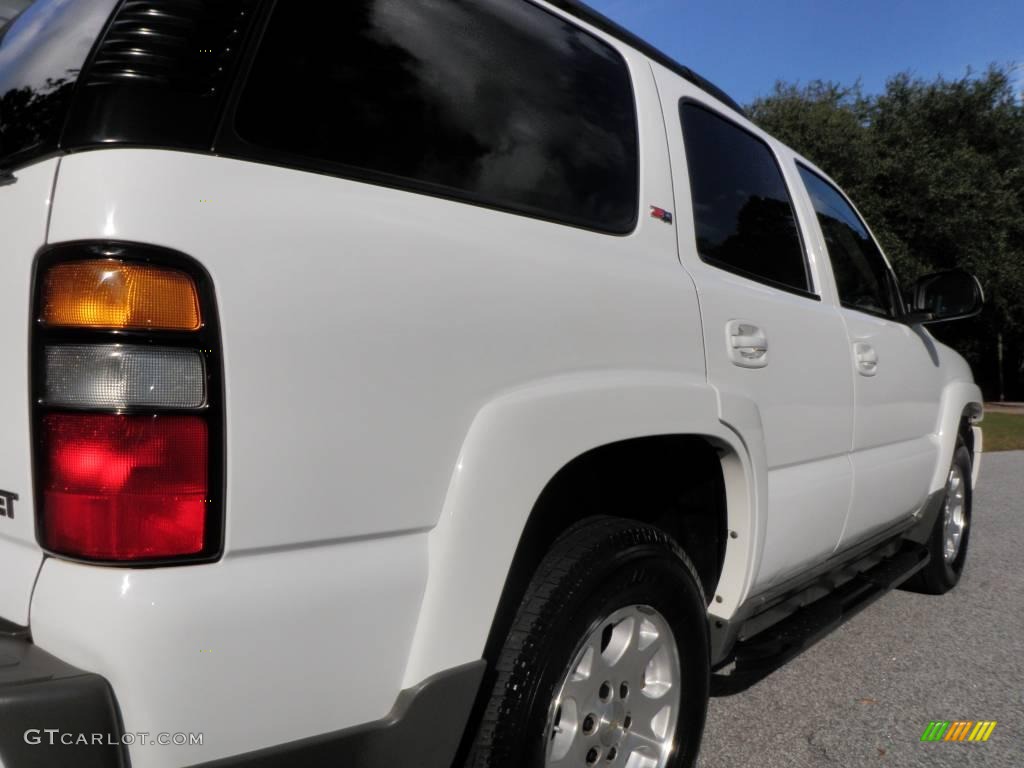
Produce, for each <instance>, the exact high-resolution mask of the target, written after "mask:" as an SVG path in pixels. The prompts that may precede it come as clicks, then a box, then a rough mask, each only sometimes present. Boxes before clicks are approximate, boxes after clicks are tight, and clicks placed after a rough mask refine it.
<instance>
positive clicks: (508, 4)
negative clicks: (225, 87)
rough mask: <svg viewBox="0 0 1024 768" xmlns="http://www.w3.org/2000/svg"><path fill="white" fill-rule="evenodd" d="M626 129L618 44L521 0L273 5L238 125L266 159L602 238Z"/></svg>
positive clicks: (618, 219) (627, 165) (621, 221)
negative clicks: (569, 227)
mask: <svg viewBox="0 0 1024 768" xmlns="http://www.w3.org/2000/svg"><path fill="white" fill-rule="evenodd" d="M636 126H637V122H636V114H635V107H634V101H633V92H632V87H631V82H630V78H629V72H628V69H627V66H626V63H625V61H624V60H623V58H622V57H621V56H620V55H619V53H618V52H617V51H615V50H614V49H613V48H611V47H610V46H608V45H607V44H605V43H604V42H602V41H600V40H598V39H597V38H595V37H594V36H592V35H590V34H589V33H587V32H585V31H583V30H581V29H579V28H578V27H576V26H575V25H573V24H571V23H569V22H568V21H565V20H563V19H561V18H559V17H557V16H555V15H552V14H551V13H549V12H547V11H544V10H542V9H540V8H539V7H537V6H534V5H532V4H531V3H528V2H526V1H525V0H475V1H474V2H467V1H466V0H448V1H446V2H438V1H437V0H432V1H429V2H424V1H423V0H346V1H345V2H339V3H330V4H326V3H325V4H323V5H317V6H316V7H315V10H311V8H310V6H309V5H307V4H303V3H283V2H282V3H278V4H277V7H276V9H275V10H274V12H273V15H272V16H271V18H270V20H269V24H268V27H267V30H266V32H265V34H264V37H263V41H262V43H261V46H260V49H259V51H258V53H257V55H256V58H255V61H254V64H253V67H252V70H251V72H250V74H249V78H248V81H247V84H246V85H245V88H244V91H243V94H242V97H241V100H240V103H239V106H238V108H237V113H236V119H235V130H236V132H237V133H238V135H239V137H240V138H241V139H242V140H243V141H244V142H246V143H247V144H248V145H249V146H250V147H258V148H261V149H263V150H265V152H266V155H265V157H267V159H269V160H270V161H278V162H283V163H284V164H297V165H299V166H300V167H312V168H313V169H314V170H319V171H322V172H327V173H334V174H336V175H343V176H350V177H354V178H359V179H365V180H369V181H375V182H378V183H383V184H386V185H389V186H398V187H404V188H410V189H414V190H417V191H422V192H426V193H428V194H437V195H441V196H445V197H453V198H456V199H462V200H466V201H469V202H475V203H479V204H482V205H486V206H490V207H497V208H503V209H508V210H512V211H516V212H521V213H524V214H527V215H532V216H537V217H540V218H545V219H552V220H556V221H561V222H566V223H570V224H574V225H578V226H582V227H586V228H590V229H596V230H602V231H606V232H611V233H626V232H628V231H630V230H632V228H633V227H634V226H635V223H636V216H637V201H638V183H639V171H638V140H637V127H636Z"/></svg>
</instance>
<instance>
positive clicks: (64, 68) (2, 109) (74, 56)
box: [0, 0, 116, 168]
mask: <svg viewBox="0 0 1024 768" xmlns="http://www.w3.org/2000/svg"><path fill="white" fill-rule="evenodd" d="M115 4H116V0H35V2H31V3H29V2H23V1H22V2H18V1H15V2H11V0H7V2H4V3H2V4H0V16H4V17H6V16H8V15H10V16H11V19H10V20H9V21H8V23H7V25H6V26H5V27H4V28H3V30H2V31H0V168H4V167H10V166H13V165H16V164H21V163H24V162H27V161H29V160H31V159H33V158H34V157H38V156H40V155H45V154H48V153H50V152H53V151H56V149H57V146H58V143H59V140H60V131H61V128H62V127H63V125H64V119H65V117H66V116H67V110H68V108H69V106H70V102H71V93H72V90H73V88H74V85H75V82H76V81H77V80H78V76H79V73H80V72H81V69H82V67H83V65H84V64H85V60H86V59H87V58H88V56H89V52H90V51H91V50H92V47H93V45H94V44H95V42H96V38H97V37H98V36H99V34H100V32H101V31H102V29H103V26H104V24H105V23H106V21H107V19H108V17H109V16H110V14H111V11H112V10H113V8H114V5H115ZM19 11H20V13H19ZM15 13H17V14H18V15H14V14H15Z"/></svg>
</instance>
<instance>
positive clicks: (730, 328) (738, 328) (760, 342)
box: [725, 320, 768, 368]
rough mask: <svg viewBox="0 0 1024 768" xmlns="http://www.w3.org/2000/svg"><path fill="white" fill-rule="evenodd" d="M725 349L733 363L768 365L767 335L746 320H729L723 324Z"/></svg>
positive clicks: (753, 366)
mask: <svg viewBox="0 0 1024 768" xmlns="http://www.w3.org/2000/svg"><path fill="white" fill-rule="evenodd" d="M725 339H726V351H727V353H728V355H729V359H730V360H732V362H733V364H734V365H738V366H740V367H741V368H764V367H765V366H766V365H768V335H767V334H766V333H765V332H764V330H762V329H761V328H759V327H758V326H757V325H756V324H754V323H751V322H749V321H747V320H730V321H729V322H728V323H726V326H725Z"/></svg>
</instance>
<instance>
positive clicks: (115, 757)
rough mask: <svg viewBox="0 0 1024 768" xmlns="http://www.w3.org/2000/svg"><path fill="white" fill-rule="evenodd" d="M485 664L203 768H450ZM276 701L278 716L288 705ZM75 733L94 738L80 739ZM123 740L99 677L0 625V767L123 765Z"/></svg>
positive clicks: (435, 677)
mask: <svg viewBox="0 0 1024 768" xmlns="http://www.w3.org/2000/svg"><path fill="white" fill-rule="evenodd" d="M486 666H487V665H486V663H485V662H484V661H483V660H480V661H474V662H470V663H469V664H464V665H462V666H459V667H455V668H453V669H449V670H445V671H444V672H439V673H438V674H436V675H433V676H432V677H429V678H427V679H426V680H424V681H423V682H422V683H420V684H419V685H417V686H414V687H413V688H408V689H406V690H404V691H402V692H401V693H400V694H399V695H398V699H397V700H396V701H395V705H394V707H393V708H392V710H391V712H390V713H388V715H387V716H385V717H384V718H383V719H381V720H376V721H374V722H371V723H366V724H364V725H359V726H355V727H353V728H346V729H344V730H340V731H335V732H333V733H327V734H322V735H320V736H313V737H311V738H307V739H301V740H299V741H292V742H288V743H286V744H280V745H278V746H274V747H269V748H267V749H261V750H257V751H254V752H247V753H245V754H241V755H236V756H233V757H229V758H224V759H220V760H215V761H213V762H208V763H203V766H202V768H229V767H231V768H235V767H238V768H241V766H246V768H249V767H250V766H251V767H252V768H271V767H272V766H289V768H290V767H291V766H303V768H318V766H324V768H326V767H327V766H331V768H334V767H335V766H338V765H343V766H346V768H406V767H407V766H408V767H409V768H451V764H452V761H453V760H454V759H455V753H456V751H457V750H458V748H459V743H460V741H461V739H462V735H463V732H464V730H465V728H466V723H467V722H468V721H469V715H470V711H471V710H472V708H473V703H474V701H475V700H476V695H477V691H478V689H479V688H480V682H481V680H482V679H483V675H484V670H485V669H486ZM281 705H282V706H281V708H282V712H287V702H281ZM80 734H86V736H87V738H86V740H87V741H92V739H93V735H94V734H95V735H97V736H100V735H102V738H100V739H97V740H95V743H81V742H82V740H81V739H79V738H78V737H79V735H80ZM123 735H124V725H123V723H122V720H121V712H120V709H119V708H118V705H117V699H116V698H115V696H114V691H113V690H112V689H111V687H110V684H109V683H108V682H107V681H106V680H105V679H104V678H103V677H101V676H99V675H96V674H93V673H90V672H85V671H83V670H81V669H77V668H76V667H73V666H71V665H70V664H66V663H65V662H63V661H61V660H60V659H58V658H56V657H55V656H52V655H50V654H49V653H47V652H46V651H44V650H42V649H40V648H38V647H37V646H35V645H33V644H32V642H31V640H30V639H29V633H28V630H27V629H26V628H25V627H19V626H17V625H14V624H10V623H9V622H6V621H4V620H2V619H0V766H3V768H22V767H23V766H25V767H28V766H31V768H70V767H71V766H73V767H74V768H129V766H130V761H129V755H128V748H127V747H126V746H125V745H124V744H122V736H123ZM62 736H64V737H65V739H66V740H68V741H70V742H71V743H62V742H63V741H64V739H62Z"/></svg>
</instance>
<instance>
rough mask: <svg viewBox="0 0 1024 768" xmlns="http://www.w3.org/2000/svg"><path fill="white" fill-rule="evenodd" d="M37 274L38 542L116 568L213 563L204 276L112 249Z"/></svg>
mask: <svg viewBox="0 0 1024 768" xmlns="http://www.w3.org/2000/svg"><path fill="white" fill-rule="evenodd" d="M36 270H37V272H36V280H35V283H36V289H35V308H36V310H35V311H36V315H35V317H36V324H35V327H34V329H33V342H32V348H33V357H34V363H33V392H34V398H35V401H34V404H33V417H34V418H33V429H34V434H35V441H36V452H35V461H36V464H35V473H36V490H37V493H36V500H37V522H38V533H39V541H40V544H41V545H42V546H43V547H44V548H45V549H46V550H47V551H49V552H51V553H53V554H55V555H61V556H64V557H70V558H75V559H81V560H89V561H98V562H107V563H129V564H133V565H137V564H164V563H166V564H172V563H182V562H197V561H208V560H212V559H215V558H216V557H218V556H219V555H220V551H221V541H222V531H223V527H224V526H223V459H224V446H223V416H222V414H223V410H222V392H223V388H222V385H221V364H220V347H219V345H220V339H219V333H218V329H217V322H216V306H215V302H214V297H213V290H212V285H211V282H210V279H209V277H208V275H207V274H206V272H205V271H204V270H203V269H202V268H201V267H199V266H198V264H196V263H195V262H194V261H192V260H191V259H189V258H187V257H185V256H184V255H182V254H177V253H173V252H169V251H166V250H164V249H159V248H154V247H152V246H143V245H134V244H127V243H110V242H104V243H76V244H70V245H63V246H56V247H53V248H50V249H47V250H46V251H45V252H43V253H42V254H41V255H40V257H39V259H38V260H37V266H36Z"/></svg>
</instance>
